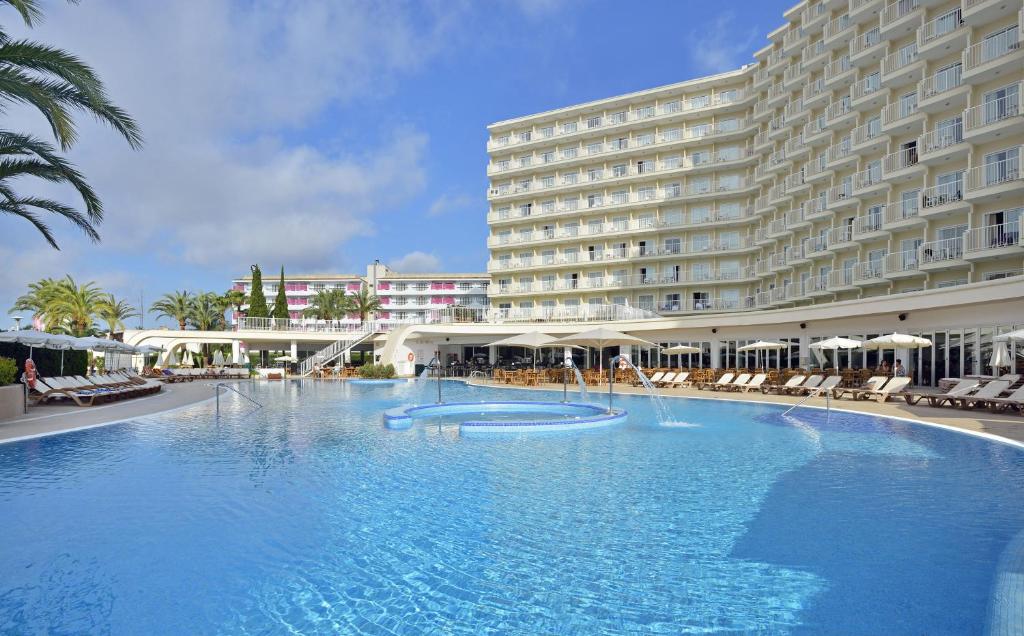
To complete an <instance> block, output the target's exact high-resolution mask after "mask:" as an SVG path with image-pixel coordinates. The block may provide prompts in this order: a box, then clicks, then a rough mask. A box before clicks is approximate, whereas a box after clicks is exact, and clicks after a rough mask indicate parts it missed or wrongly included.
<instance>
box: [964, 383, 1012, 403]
mask: <svg viewBox="0 0 1024 636" xmlns="http://www.w3.org/2000/svg"><path fill="white" fill-rule="evenodd" d="M1008 388H1010V382H1009V380H993V381H991V382H989V383H988V384H986V385H985V386H983V387H981V388H980V389H978V390H977V391H975V392H974V393H972V394H970V395H964V396H962V397H955V398H953V399H952V400H951V402H952V404H953V406H957V407H960V408H962V409H973V408H974V407H975V406H977V405H978V404H981V405H982V406H984V405H985V404H987V403H988V401H989V400H991V399H992V398H997V397H999V396H1000V395H1001V394H1002V393H1003V392H1004V391H1006V389H1008Z"/></svg>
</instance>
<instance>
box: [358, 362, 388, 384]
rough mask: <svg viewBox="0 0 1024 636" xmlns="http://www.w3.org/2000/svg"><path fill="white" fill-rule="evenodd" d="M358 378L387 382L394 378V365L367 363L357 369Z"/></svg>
mask: <svg viewBox="0 0 1024 636" xmlns="http://www.w3.org/2000/svg"><path fill="white" fill-rule="evenodd" d="M359 377H361V378H371V379H379V380H387V379H390V378H393V377H395V365H393V364H372V363H367V364H364V365H363V366H361V367H359Z"/></svg>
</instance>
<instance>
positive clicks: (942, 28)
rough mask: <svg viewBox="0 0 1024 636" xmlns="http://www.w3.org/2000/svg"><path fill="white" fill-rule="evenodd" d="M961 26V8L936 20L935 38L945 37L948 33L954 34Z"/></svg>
mask: <svg viewBox="0 0 1024 636" xmlns="http://www.w3.org/2000/svg"><path fill="white" fill-rule="evenodd" d="M959 26H960V7H957V8H955V9H953V10H952V11H948V12H946V13H943V14H942V15H940V16H939V17H937V18H935V28H934V31H935V32H934V34H933V35H932V37H933V38H937V37H940V36H943V35H945V34H947V33H950V32H952V31H953V30H955V29H956V28H957V27H959Z"/></svg>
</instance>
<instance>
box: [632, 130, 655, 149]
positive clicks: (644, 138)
mask: <svg viewBox="0 0 1024 636" xmlns="http://www.w3.org/2000/svg"><path fill="white" fill-rule="evenodd" d="M653 143H654V133H643V134H640V135H637V136H636V145H638V146H650V145H651V144H653Z"/></svg>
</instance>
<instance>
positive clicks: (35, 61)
mask: <svg viewBox="0 0 1024 636" xmlns="http://www.w3.org/2000/svg"><path fill="white" fill-rule="evenodd" d="M2 2H3V3H4V4H8V5H10V6H11V7H13V8H14V9H15V10H16V11H17V12H18V13H19V14H20V15H21V19H22V20H23V21H24V23H25V24H26V25H27V26H29V27H32V26H33V23H34V21H35V20H37V19H39V18H40V17H41V15H42V12H41V10H40V9H39V7H38V2H37V0H2ZM0 101H2V102H3V103H5V104H25V105H28V106H31V107H34V108H35V109H36V110H38V111H39V112H40V113H41V114H42V115H43V117H44V118H45V119H46V121H47V123H48V124H49V125H50V130H51V132H52V133H53V137H54V139H56V141H57V143H58V145H59V146H60V148H61V150H68V149H69V148H70V147H71V146H72V145H74V143H75V142H76V141H77V138H78V133H77V131H76V129H75V122H74V119H73V118H72V113H73V112H75V111H77V112H82V113H87V114H90V115H93V116H94V117H96V118H97V119H98V120H100V121H102V122H104V123H106V124H108V125H109V126H110V127H111V128H113V129H114V130H115V131H117V132H118V133H120V135H121V136H122V137H124V139H125V140H126V141H127V142H128V145H129V146H130V147H131V148H133V149H138V148H140V147H141V145H142V135H141V132H140V131H139V128H138V126H137V125H136V123H135V121H134V120H133V119H132V118H131V117H130V116H129V115H128V114H127V113H126V112H124V111H123V110H121V109H120V108H118V107H117V106H115V105H114V104H113V103H112V102H111V101H110V99H109V98H108V97H107V95H106V91H105V89H104V87H103V83H102V82H101V81H100V79H99V77H98V76H97V75H96V73H95V71H93V69H92V68H90V67H89V66H88V65H87V64H85V63H84V62H82V61H81V60H80V59H78V58H77V57H75V56H74V55H72V54H71V53H68V52H67V51H64V50H61V49H57V48H53V47H50V46H46V45H43V44H37V43H35V42H30V41H27V40H12V39H11V38H10V37H9V36H8V35H7V33H5V32H4V31H3V30H2V28H0ZM18 177H35V178H38V179H42V180H44V181H49V182H51V183H66V184H69V185H71V186H72V187H74V188H75V189H76V190H77V191H78V194H79V196H80V197H81V198H82V202H83V203H84V204H85V212H84V213H82V212H79V211H78V210H76V209H74V208H73V207H70V206H67V205H64V204H62V203H59V202H57V201H55V200H52V199H45V198H39V197H33V196H22V195H19V194H17V193H16V192H15V191H14V188H13V184H12V181H13V180H15V179H17V178H18ZM0 212H2V213H4V214H10V215H13V216H18V217H21V218H23V219H25V220H27V221H28V222H29V223H31V224H32V225H34V226H35V227H36V229H37V230H39V232H40V233H41V234H42V235H43V237H44V238H45V239H46V241H47V242H48V243H49V244H50V245H51V246H52V247H54V248H55V249H59V248H58V246H57V243H56V240H55V239H54V237H53V234H52V233H51V231H50V228H49V226H48V225H47V224H46V222H45V221H43V220H42V219H41V218H40V217H39V212H49V213H53V214H56V215H58V216H61V217H64V218H65V219H67V220H69V221H71V223H73V224H74V225H75V226H77V227H78V228H79V229H81V230H82V231H83V232H84V233H85V234H86V236H88V237H89V238H91V239H92V240H94V241H97V240H99V234H98V232H97V231H96V226H97V225H99V224H100V222H101V221H102V220H103V206H102V203H101V202H100V200H99V198H98V197H97V196H96V193H95V192H93V190H92V189H91V188H90V187H89V185H88V184H87V183H86V182H85V179H84V178H83V176H82V175H81V174H80V173H79V172H78V171H77V170H75V169H74V167H73V166H72V165H71V164H70V163H68V162H67V161H65V160H64V159H63V158H62V157H60V156H58V155H57V154H56V149H55V148H54V147H53V146H52V145H50V144H48V143H46V142H44V141H42V140H39V139H37V138H35V137H32V136H29V135H23V134H19V133H15V132H11V131H4V130H0Z"/></svg>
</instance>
